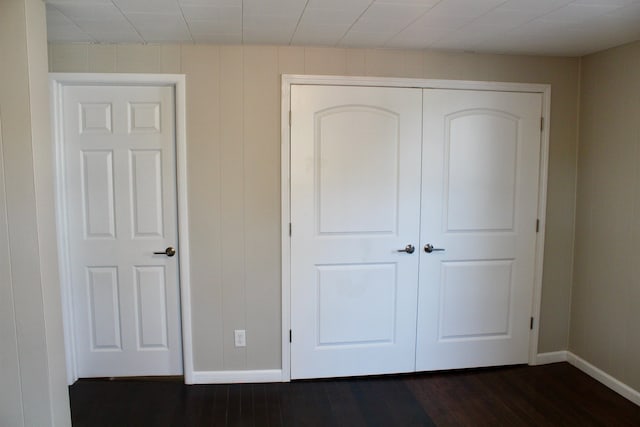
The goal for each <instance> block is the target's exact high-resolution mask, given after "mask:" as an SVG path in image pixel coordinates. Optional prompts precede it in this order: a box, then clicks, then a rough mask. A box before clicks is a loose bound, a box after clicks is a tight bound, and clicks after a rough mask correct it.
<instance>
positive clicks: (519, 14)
mask: <svg viewBox="0 0 640 427" xmlns="http://www.w3.org/2000/svg"><path fill="white" fill-rule="evenodd" d="M537 16H538V15H537V14H535V13H531V12H528V11H524V10H517V9H505V8H496V9H493V10H492V11H489V12H487V13H486V14H484V15H482V16H480V17H478V18H477V19H475V20H473V24H480V25H491V26H496V27H501V28H516V27H519V26H520V25H523V24H526V23H527V22H530V21H532V20H533V19H535V18H536V17H537Z"/></svg>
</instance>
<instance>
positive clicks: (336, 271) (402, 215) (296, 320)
mask: <svg viewBox="0 0 640 427" xmlns="http://www.w3.org/2000/svg"><path fill="white" fill-rule="evenodd" d="M291 103H292V122H291V123H292V124H291V139H292V141H293V143H292V144H291V221H292V228H293V234H292V238H291V252H292V254H293V258H292V263H291V283H292V288H291V301H292V303H291V323H292V325H293V341H292V344H291V346H292V347H291V377H292V378H310V377H335V376H345V375H363V374H369V373H389V372H407V371H413V370H414V366H415V365H414V360H415V356H414V352H415V333H416V330H415V328H416V298H417V284H418V282H417V279H418V259H419V253H418V251H417V250H416V251H415V252H413V253H408V252H398V250H403V249H404V248H405V247H406V246H407V245H412V246H414V247H415V246H417V244H418V241H417V239H418V231H419V212H420V203H419V198H418V197H416V195H417V194H419V191H420V122H421V120H422V117H421V103H422V93H421V91H420V90H419V89H405V88H378V89H375V90H371V89H370V88H365V87H326V86H324V87H323V86H294V87H293V88H292V92H291ZM409 252H410V251H409Z"/></svg>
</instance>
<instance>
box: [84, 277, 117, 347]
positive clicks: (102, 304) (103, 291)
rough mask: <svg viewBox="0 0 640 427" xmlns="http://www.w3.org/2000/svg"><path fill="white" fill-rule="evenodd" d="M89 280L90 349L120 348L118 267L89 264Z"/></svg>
mask: <svg viewBox="0 0 640 427" xmlns="http://www.w3.org/2000/svg"><path fill="white" fill-rule="evenodd" d="M86 283H87V286H88V295H89V325H90V328H91V329H90V334H91V350H92V351H119V350H121V349H122V342H121V340H120V309H119V308H120V303H119V300H118V298H119V292H118V269H117V268H116V267H90V268H87V282H86Z"/></svg>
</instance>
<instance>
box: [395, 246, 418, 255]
mask: <svg viewBox="0 0 640 427" xmlns="http://www.w3.org/2000/svg"><path fill="white" fill-rule="evenodd" d="M415 250H416V248H415V247H414V246H413V245H411V244H409V245H407V246H405V247H404V249H398V252H406V253H408V254H412V253H413V252H414V251H415Z"/></svg>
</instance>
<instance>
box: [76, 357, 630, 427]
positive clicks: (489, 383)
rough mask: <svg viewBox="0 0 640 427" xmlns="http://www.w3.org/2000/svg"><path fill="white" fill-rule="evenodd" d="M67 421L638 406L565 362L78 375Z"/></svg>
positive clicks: (579, 415) (448, 421) (483, 422)
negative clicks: (194, 377)
mask: <svg viewBox="0 0 640 427" xmlns="http://www.w3.org/2000/svg"><path fill="white" fill-rule="evenodd" d="M69 390H70V397H71V415H72V420H73V425H74V426H92V427H95V426H154V427H155V426H172V427H173V426H256V427H262V426H265V427H268V426H296V427H297V426H349V427H355V426H434V425H437V426H580V427H582V426H640V406H636V405H635V404H633V403H632V402H630V401H628V400H626V399H624V398H623V397H621V396H619V395H618V394H616V393H615V392H613V391H611V390H609V389H608V388H607V387H605V386H604V385H602V384H600V383H599V382H597V381H596V380H594V379H592V378H590V377H589V376H587V375H585V374H584V373H582V372H580V371H579V370H578V369H576V368H574V367H573V366H571V365H569V364H567V363H558V364H553V365H545V366H537V367H529V366H512V367H503V368H489V369H475V370H463V371H452V372H437V373H424V374H411V375H397V376H382V377H366V378H348V379H333V380H313V381H294V382H292V383H273V384H232V385H192V386H185V385H184V384H182V382H181V380H176V379H171V380H162V381H160V380H151V381H143V380H114V381H110V380H108V379H101V380H80V381H78V382H77V383H76V384H74V385H73V386H71V387H70V388H69Z"/></svg>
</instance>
